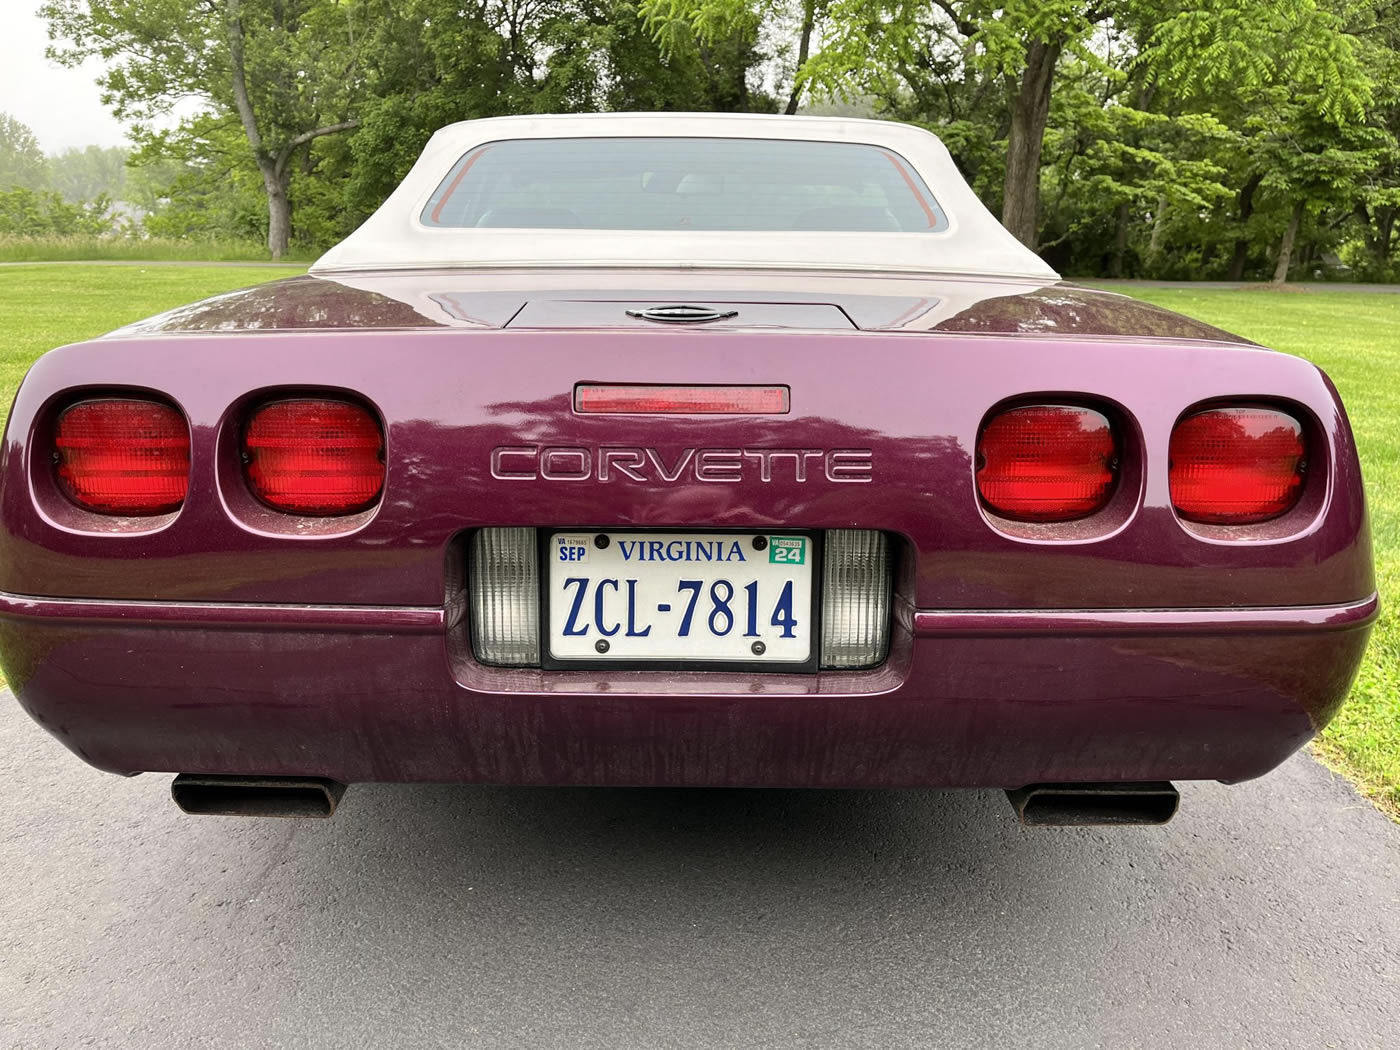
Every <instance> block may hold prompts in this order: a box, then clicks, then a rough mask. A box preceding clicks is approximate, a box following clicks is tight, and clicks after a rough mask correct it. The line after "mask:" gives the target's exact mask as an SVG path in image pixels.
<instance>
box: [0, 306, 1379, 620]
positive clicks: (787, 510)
mask: <svg viewBox="0 0 1400 1050" xmlns="http://www.w3.org/2000/svg"><path fill="white" fill-rule="evenodd" d="M578 382H619V383H677V384H685V383H733V384H784V385H788V386H790V387H791V391H792V411H791V413H790V414H789V415H787V416H782V417H743V418H736V417H710V418H704V417H693V416H678V417H635V416H634V417H597V416H594V417H590V416H580V415H577V414H575V413H574V412H573V411H572V407H571V403H570V401H571V392H572V390H573V387H574V385H575V384H576V383H578ZM77 387H86V388H89V389H108V388H130V387H137V388H144V389H149V390H153V391H158V392H161V393H163V394H164V395H166V396H168V397H169V398H170V399H171V400H172V401H173V402H174V403H175V404H176V405H178V406H179V407H180V408H181V409H182V411H184V412H185V413H186V415H187V417H188V419H189V421H190V424H191V428H192V435H193V441H194V448H193V468H192V470H193V473H192V477H191V483H190V488H189V494H188V497H187V500H186V504H185V506H184V508H183V509H182V510H181V511H180V513H179V514H178V515H176V516H175V517H174V518H173V520H170V521H168V522H165V523H163V524H162V525H161V527H160V528H159V529H158V530H156V531H154V532H153V531H150V530H149V528H148V527H147V528H144V529H140V528H136V527H131V528H126V527H123V526H121V525H120V524H119V523H109V525H108V526H106V527H105V531H95V530H94V529H93V528H86V527H75V525H74V523H73V522H71V521H69V522H61V521H57V520H55V519H54V518H53V516H51V515H46V514H44V513H42V511H41V507H40V506H38V505H36V503H37V504H42V503H43V499H42V498H39V497H40V496H42V494H43V490H44V486H45V485H47V484H51V477H50V475H49V464H48V456H49V453H50V449H49V448H48V446H47V435H46V433H45V431H44V427H43V426H41V425H37V424H38V421H42V420H43V419H44V418H46V413H47V412H49V411H50V409H51V407H52V405H53V404H54V403H55V402H56V400H58V399H61V398H62V397H64V396H67V392H68V391H70V390H72V389H74V388H77ZM299 387H304V388H309V389H326V388H334V389H338V390H344V391H351V392H354V393H356V394H358V395H360V396H361V397H363V398H364V399H365V400H366V401H367V402H368V403H370V404H371V405H373V407H374V408H376V409H377V410H378V411H379V413H380V414H381V415H382V417H383V419H384V421H385V424H386V428H387V457H388V477H387V483H386V487H385V492H384V498H383V500H382V502H381V503H380V505H379V506H378V507H377V508H376V509H375V510H374V511H372V512H370V513H367V514H365V515H360V516H357V517H356V518H355V519H353V520H347V521H346V522H343V523H339V524H337V523H335V522H331V523H329V524H327V523H325V522H322V523H320V524H318V525H316V526H315V527H314V528H313V527H311V526H306V527H302V526H301V525H300V524H298V523H296V522H280V523H278V522H273V523H269V522H268V521H266V520H265V519H264V518H258V517H255V516H253V515H252V512H251V511H250V510H249V509H248V502H249V501H248V500H247V498H246V493H244V492H241V491H239V490H238V488H237V486H238V484H239V472H238V470H237V469H236V464H230V463H226V462H224V460H226V459H228V458H229V457H228V449H229V448H230V446H231V445H232V443H231V442H229V441H228V440H227V439H226V438H227V435H228V434H230V433H236V428H237V427H238V426H239V424H240V422H241V420H240V418H239V411H240V409H239V407H238V406H242V405H246V404H248V403H249V402H250V400H252V399H253V398H252V397H251V395H255V394H257V393H258V392H261V391H265V390H275V389H295V388H299ZM1047 393H1049V394H1056V395H1074V396H1075V397H1076V398H1077V399H1079V400H1086V399H1087V400H1089V401H1091V402H1092V401H1094V400H1096V399H1101V400H1102V401H1104V402H1106V403H1109V404H1111V405H1116V406H1121V409H1122V411H1123V412H1125V413H1126V414H1127V415H1128V416H1129V417H1130V418H1131V421H1132V423H1133V425H1134V427H1135V430H1134V435H1135V436H1134V440H1135V441H1139V440H1140V455H1141V457H1142V458H1141V466H1142V468H1143V469H1142V471H1141V478H1140V484H1139V485H1138V488H1137V491H1136V492H1135V493H1134V494H1133V498H1132V501H1131V505H1130V506H1127V507H1123V508H1119V509H1120V511H1121V518H1122V520H1121V521H1116V522H1115V523H1114V526H1113V528H1111V529H1108V530H1104V529H1102V528H1098V529H1096V528H1089V529H1081V530H1078V531H1076V530H1066V531H1063V532H1050V533H1044V534H1040V535H1036V536H1026V535H1012V534H1010V533H1008V532H1006V531H1003V530H1001V529H999V528H997V527H996V525H995V523H993V522H991V521H989V520H988V518H987V517H986V516H985V515H984V514H983V513H982V511H981V510H980V508H979V507H978V502H977V498H976V493H975V487H974V482H973V465H972V450H973V448H974V445H975V441H976V435H977V431H978V427H979V425H980V423H981V421H982V419H983V417H984V416H985V414H986V412H987V411H988V410H989V408H991V406H993V405H996V404H998V403H1003V402H1007V401H1009V400H1014V399H1018V398H1023V397H1032V396H1039V395H1042V394H1047ZM1217 398H1244V399H1261V398H1262V399H1268V400H1278V401H1283V402H1287V403H1291V404H1294V405H1297V406H1299V407H1300V408H1301V410H1303V411H1304V412H1305V413H1306V414H1308V415H1309V416H1310V417H1311V418H1312V420H1313V421H1314V422H1315V425H1316V433H1317V435H1318V439H1319V443H1320V444H1321V445H1323V447H1322V448H1319V449H1316V450H1314V454H1313V457H1312V460H1313V465H1312V469H1311V473H1310V477H1309V481H1308V484H1309V486H1310V487H1311V492H1312V497H1313V498H1312V500H1311V502H1309V501H1308V500H1305V501H1304V503H1305V505H1306V507H1307V509H1306V510H1305V511H1300V512H1299V513H1298V515H1297V516H1295V517H1294V518H1292V519H1290V520H1288V521H1285V522H1282V523H1280V524H1277V525H1275V526H1274V527H1273V529H1272V531H1266V532H1263V533H1260V534H1258V535H1257V536H1255V537H1252V541H1251V542H1229V541H1222V540H1220V539H1218V538H1215V537H1210V536H1202V535H1198V534H1193V533H1192V532H1190V531H1188V530H1187V529H1186V528H1184V527H1183V526H1182V524H1181V523H1180V522H1179V521H1178V519H1177V517H1176V515H1175V514H1174V513H1173V512H1172V510H1171V507H1170V504H1169V497H1168V492H1167V476H1166V451H1167V444H1168V438H1169V435H1170V431H1171V427H1172V425H1173V423H1174V422H1175V421H1176V419H1177V418H1178V417H1179V416H1180V415H1181V413H1182V412H1183V411H1184V410H1186V409H1187V408H1188V407H1190V406H1192V405H1195V404H1199V403H1201V402H1207V401H1211V400H1213V399H1217ZM221 435H222V436H223V437H224V438H225V440H224V441H223V442H222V451H218V452H216V450H218V449H220V446H221V441H220V438H221ZM551 449H568V450H576V449H583V450H587V458H588V459H589V460H590V466H589V469H588V471H587V472H586V473H585V472H582V471H580V470H578V469H576V468H575V469H573V471H572V473H571V471H570V470H569V469H568V465H569V464H579V463H581V462H582V457H580V456H578V455H576V454H567V455H563V456H560V455H558V454H551V453H550V451H549V450H551ZM608 449H612V450H619V449H621V450H625V455H626V456H627V457H629V458H626V459H623V460H619V459H618V458H617V457H618V455H621V454H622V453H616V452H614V454H613V458H612V459H611V460H609V463H610V465H611V466H612V467H613V468H614V469H612V470H611V471H610V472H609V475H608V478H607V480H602V479H601V478H600V476H599V475H600V469H599V468H600V467H601V465H602V461H603V456H604V450H608ZM502 450H507V451H505V452H502ZM772 450H788V454H787V455H786V456H779V457H776V458H770V459H769V460H764V458H763V453H765V452H771V451H772ZM637 456H641V457H643V461H644V464H645V469H642V470H634V471H633V472H634V473H640V474H642V475H643V478H644V479H643V480H635V479H634V478H632V477H630V476H629V475H628V473H627V471H624V470H620V469H616V468H617V467H618V464H619V463H622V464H623V465H625V464H626V463H635V462H636V460H635V457H637ZM833 456H834V457H835V458H834V459H833ZM683 461H684V466H683V468H682V469H680V471H679V476H677V478H676V480H675V481H666V480H663V478H662V475H663V474H672V473H675V471H676V465H677V464H680V463H682V462H683ZM798 463H801V464H802V465H803V467H804V468H805V469H804V470H803V471H801V472H800V474H799V472H798V470H797V469H796V465H797V464H798ZM765 467H766V468H767V469H765ZM551 468H558V469H551ZM0 486H3V488H2V489H0V520H2V521H3V526H4V527H3V530H0V590H4V591H8V592H10V593H13V594H22V595H24V594H28V595H49V596H59V597H85V598H86V597H91V598H115V599H136V600H162V601H177V600H197V601H235V602H265V603H298V604H304V603H312V604H327V605H372V606H396V605H402V606H432V605H441V603H442V602H443V599H444V559H445V557H446V556H447V551H448V547H449V544H450V541H451V539H452V538H453V537H454V536H456V535H458V534H460V533H461V532H462V531H463V530H466V529H471V528H474V527H480V526H486V525H523V526H532V527H538V528H548V527H570V526H581V525H589V526H598V527H613V528H623V527H639V528H654V527H680V528H684V527H695V526H722V527H725V528H734V529H745V528H761V529H769V528H773V527H789V528H798V527H800V528H808V529H821V528H869V529H880V530H884V531H887V532H890V533H894V534H896V535H898V536H901V537H903V539H904V541H905V542H906V543H907V544H908V547H909V549H910V550H911V551H912V553H913V555H914V559H915V563H914V578H913V587H912V593H911V594H910V595H909V597H910V600H911V602H912V604H913V605H914V606H915V607H916V608H922V609H1036V608H1060V609H1115V608H1209V607H1233V606H1269V607H1274V606H1289V605H1298V604H1311V605H1325V604H1329V603H1341V602H1349V601H1355V600H1358V599H1361V598H1364V597H1366V596H1367V595H1369V594H1371V593H1372V592H1373V590H1374V584H1373V580H1372V574H1371V563H1370V551H1369V541H1368V537H1367V532H1366V518H1365V507H1364V502H1363V497H1362V490H1361V485H1360V476H1359V469H1358V466H1357V460H1356V452H1355V448H1354V445H1353V442H1352V437H1351V433H1350V430H1349V428H1348V426H1347V423H1346V419H1345V416H1344V415H1343V412H1342V409H1341V407H1340V404H1339V403H1338V402H1337V400H1336V399H1335V397H1334V394H1333V391H1332V389H1331V387H1330V384H1329V383H1328V382H1327V380H1326V378H1325V377H1324V376H1323V375H1322V374H1321V373H1320V372H1319V371H1318V370H1317V369H1316V368H1314V367H1313V366H1312V365H1310V364H1308V363H1306V362H1304V361H1302V360H1299V359H1296V358H1292V357H1288V356H1286V355H1282V354H1275V353H1272V352H1269V351H1265V350H1261V349H1257V348H1253V347H1249V346H1241V345H1230V344H1223V343H1205V342H1200V343H1173V342H1167V341H1164V340H1140V341H1132V340H1123V339H1118V338H1103V337H1099V338H1079V339H1066V338H1052V337H1025V336H1018V337H1004V336H967V335H947V334H940V335H928V334H921V333H862V332H854V331H853V332H849V333H826V332H742V331H673V330H650V329H648V330H641V331H597V330H594V331H548V332H543V331H451V330H427V331H421V330H420V331H412V332H399V331H341V332H290V333H282V332H278V333H238V334H228V335H216V334H209V335H197V336H157V337H141V338H129V339H109V340H102V341H96V342H91V343H82V344H75V345H72V346H68V347H64V348H61V349H59V350H56V351H54V352H52V353H50V354H48V355H46V356H45V357H43V358H42V359H40V361H39V362H38V363H37V364H36V365H35V366H34V368H33V369H32V370H31V372H30V374H29V376H28V378H27V379H26V380H25V382H24V384H23V386H22V388H21V390H20V393H19V395H18V398H17V400H16V403H15V406H14V411H13V413H12V415H11V417H10V422H9V428H8V432H7V439H6V442H5V446H4V452H3V473H0ZM79 525H81V523H79Z"/></svg>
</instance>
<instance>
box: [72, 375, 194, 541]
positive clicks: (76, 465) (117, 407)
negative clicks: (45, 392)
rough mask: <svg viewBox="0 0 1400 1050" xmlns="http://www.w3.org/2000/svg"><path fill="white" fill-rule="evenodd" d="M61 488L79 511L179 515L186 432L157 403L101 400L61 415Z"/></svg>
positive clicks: (186, 469) (186, 475)
mask: <svg viewBox="0 0 1400 1050" xmlns="http://www.w3.org/2000/svg"><path fill="white" fill-rule="evenodd" d="M54 450H55V452H56V453H57V455H56V463H57V473H58V484H59V487H60V488H61V489H62V490H63V492H64V494H65V495H66V496H67V497H68V498H69V499H71V500H72V501H73V502H74V503H76V504H78V506H80V507H86V508H87V509H88V510H94V511H98V512H99V513H102V514H122V515H130V516H133V517H140V516H143V515H150V514H167V513H169V512H170V511H174V510H179V509H180V505H181V504H182V503H184V501H185V491H186V489H188V488H189V483H190V429H189V427H188V426H186V425H185V417H184V416H182V415H181V414H180V413H179V411H177V410H176V409H174V408H172V407H171V406H170V405H167V404H164V403H163V402H160V401H144V400H138V399H136V398H101V399H97V400H92V401H79V402H78V403H77V404H75V405H72V406H70V407H68V408H66V409H64V410H63V411H62V412H61V413H59V416H58V421H57V425H56V427H55V430H54Z"/></svg>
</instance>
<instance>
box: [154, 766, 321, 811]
mask: <svg viewBox="0 0 1400 1050" xmlns="http://www.w3.org/2000/svg"><path fill="white" fill-rule="evenodd" d="M343 794H345V785H344V784H342V783H340V781H338V780H326V779H325V778H324V777H242V776H221V775H218V774H205V773H181V774H180V775H179V776H177V777H176V778H175V782H174V783H173V784H171V785H170V797H171V798H173V799H174V800H175V805H177V806H179V807H180V808H181V809H182V810H184V811H185V812H186V813H195V814H199V815H206V814H207V815H214V816H222V817H322V818H324V817H329V816H331V815H332V814H333V813H335V807H336V805H337V804H338V803H339V802H340V796H341V795H343Z"/></svg>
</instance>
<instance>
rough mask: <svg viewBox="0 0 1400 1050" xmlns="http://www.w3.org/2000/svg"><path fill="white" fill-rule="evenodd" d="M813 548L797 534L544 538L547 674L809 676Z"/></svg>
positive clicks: (584, 533) (615, 534)
mask: <svg viewBox="0 0 1400 1050" xmlns="http://www.w3.org/2000/svg"><path fill="white" fill-rule="evenodd" d="M817 555H818V550H817V547H816V542H815V539H814V538H813V537H812V536H810V535H802V534H797V533H776V532H775V533H733V532H723V533H720V532H594V531H570V532H556V533H552V534H550V535H549V536H548V537H547V539H546V542H545V552H544V556H545V560H546V563H547V564H548V566H549V572H548V575H547V582H546V593H545V604H546V607H547V612H546V622H547V623H548V625H549V656H550V658H551V659H552V661H553V662H555V663H556V664H561V663H562V664H568V663H578V662H586V663H591V664H597V663H602V662H605V663H613V664H628V663H638V664H655V663H665V664H666V665H667V666H675V667H679V668H684V667H687V666H691V665H694V666H697V667H707V666H708V667H713V666H716V665H721V664H744V665H752V664H756V663H764V664H774V665H784V668H785V669H787V670H808V669H810V668H811V667H812V666H814V665H815V660H814V658H813V657H814V653H813V649H812V639H813V637H814V636H815V635H814V630H815V623H814V619H815V615H814V614H815V603H814V601H813V587H812V579H813V573H814V571H815V562H816V559H817Z"/></svg>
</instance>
